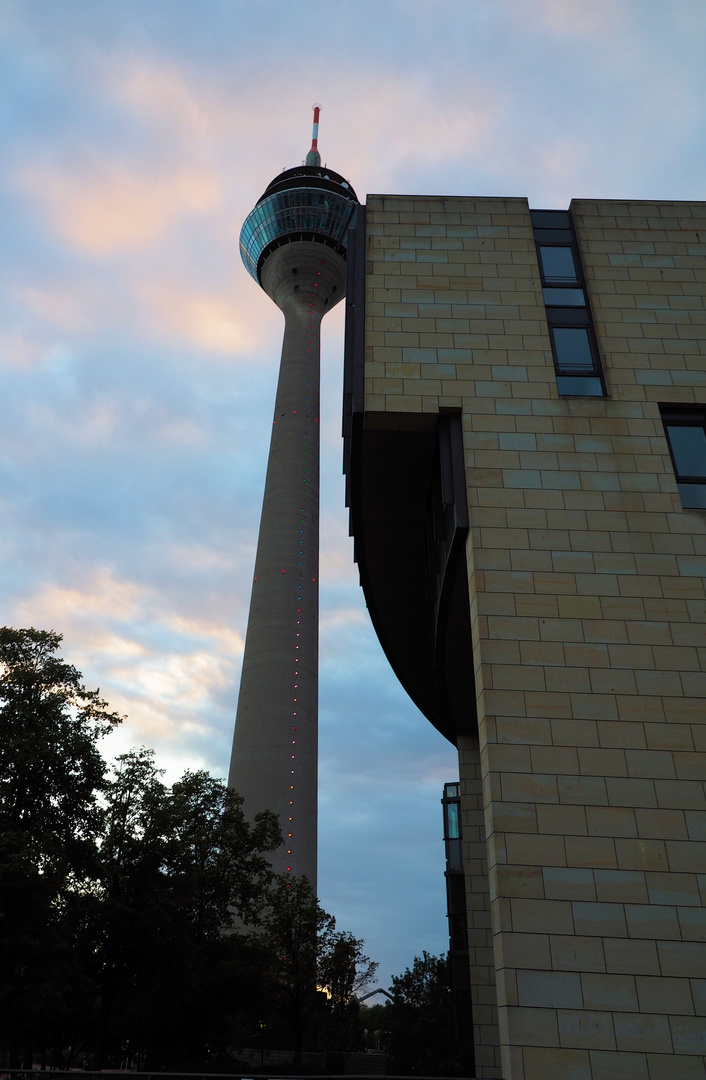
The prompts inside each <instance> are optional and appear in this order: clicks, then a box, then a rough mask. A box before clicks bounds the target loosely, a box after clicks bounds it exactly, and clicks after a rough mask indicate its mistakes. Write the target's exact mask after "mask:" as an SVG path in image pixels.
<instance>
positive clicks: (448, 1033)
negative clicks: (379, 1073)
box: [382, 952, 460, 1076]
mask: <svg viewBox="0 0 706 1080" xmlns="http://www.w3.org/2000/svg"><path fill="white" fill-rule="evenodd" d="M391 993H392V1001H391V1002H390V1003H389V1005H388V1006H387V1007H386V1008H385V1009H384V1012H383V1014H382V1015H383V1017H384V1018H386V1019H387V1025H388V1035H387V1038H388V1049H389V1052H390V1056H391V1058H392V1067H393V1069H394V1070H395V1071H396V1072H398V1073H399V1074H403V1075H407V1076H454V1075H457V1074H458V1072H459V1070H460V1063H459V1061H458V1055H457V1052H456V1045H455V1033H454V1015H453V998H452V994H451V983H450V976H449V964H448V958H447V957H446V956H432V955H430V954H429V953H427V952H423V953H422V955H421V956H415V958H414V963H413V964H412V967H411V968H407V969H406V970H405V972H404V974H403V975H399V976H393V979H392V986H391Z"/></svg>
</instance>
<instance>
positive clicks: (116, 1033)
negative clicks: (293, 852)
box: [86, 749, 281, 1066]
mask: <svg viewBox="0 0 706 1080" xmlns="http://www.w3.org/2000/svg"><path fill="white" fill-rule="evenodd" d="M159 776H160V773H159V770H158V769H157V768H156V766H155V763H154V756H153V754H152V752H151V751H147V750H144V749H143V750H139V751H132V752H130V753H128V754H123V755H121V756H120V757H119V758H118V761H117V765H116V768H115V770H114V773H113V776H112V778H111V779H110V781H109V783H108V785H107V791H106V796H105V798H106V807H105V811H104V820H105V826H104V832H103V840H102V844H101V848H100V856H99V864H98V874H97V884H96V887H95V888H94V889H93V890H92V893H91V895H90V896H88V897H87V898H86V899H87V905H88V906H89V907H90V908H91V909H92V916H91V921H92V933H93V940H94V962H95V964H96V981H97V984H98V987H99V1000H100V1004H99V1015H98V1024H97V1036H96V1047H95V1064H96V1065H97V1066H100V1065H101V1064H102V1062H103V1059H104V1055H105V1051H106V1048H107V1047H108V1046H109V1045H110V1044H111V1042H113V1043H114V1042H115V1038H116V1037H119V1038H120V1039H122V1040H125V1039H126V1038H129V1039H130V1040H131V1041H132V1044H133V1045H137V1046H141V1047H144V1046H145V1040H147V1041H148V1043H151V1049H152V1051H153V1053H154V1052H156V1051H157V1048H158V1047H159V1046H162V1048H163V1047H164V1045H165V1044H166V1041H167V1039H165V1038H164V1037H163V1036H166V1037H168V1043H169V1045H170V1046H171V1048H172V1056H173V1055H174V1052H175V1050H177V1049H178V1048H179V1047H180V1046H181V1045H182V1044H184V1045H188V1046H189V1047H190V1051H189V1052H190V1053H191V1054H193V1053H194V1052H195V1047H194V1043H195V1042H199V1039H201V1040H202V1038H203V1036H202V1034H198V1033H197V1032H195V1031H194V1020H195V1017H196V1015H197V1014H198V1013H199V1011H200V1010H199V1004H200V1003H203V1002H204V1001H205V1000H206V999H209V1000H210V1001H211V1003H212V1004H215V1000H216V999H217V997H218V994H224V993H225V994H226V995H227V996H228V995H229V997H230V1001H224V1003H223V1004H224V1005H226V1006H227V1008H226V1009H224V1008H221V1009H220V1011H219V1010H217V1009H216V1010H215V1012H214V1013H211V1014H209V1015H210V1021H211V1024H210V1026H211V1028H213V1027H214V1026H215V1027H218V1022H219V1020H221V1019H222V1018H223V1016H224V1014H225V1015H227V1014H228V1012H230V1011H232V1009H233V1006H234V1004H236V1003H237V1002H236V1000H235V999H237V997H238V987H237V986H235V987H234V986H233V985H230V986H229V987H228V988H224V981H225V982H228V979H227V978H226V973H227V971H228V970H231V971H232V969H233V968H234V967H235V968H237V967H238V966H239V965H240V968H241V969H242V961H243V958H244V956H245V954H246V953H247V949H248V948H251V947H252V945H251V944H250V945H247V946H246V943H245V942H244V941H242V940H237V939H236V940H232V941H231V940H229V939H228V938H224V937H223V928H224V927H225V926H227V925H228V924H229V923H230V922H231V921H232V918H233V916H234V915H235V916H237V917H238V919H239V920H240V922H241V923H242V924H250V925H254V924H256V923H257V922H258V920H259V917H260V912H261V910H262V907H263V904H264V903H265V902H266V899H267V895H268V894H267V889H268V886H269V883H270V881H271V878H272V874H271V871H270V866H269V863H268V862H267V860H266V859H265V855H264V853H265V852H268V851H270V850H272V849H273V848H275V847H277V846H278V844H279V843H280V842H281V834H280V831H279V826H278V824H277V820H276V817H275V816H274V814H271V813H269V812H268V813H263V814H258V815H257V817H256V818H255V821H254V823H253V824H252V825H251V824H249V823H248V822H247V821H246V820H245V818H244V815H243V812H242V799H241V798H240V796H239V795H237V794H236V792H234V791H232V790H231V789H229V788H227V787H226V786H225V785H224V784H223V783H222V782H221V781H219V780H216V779H214V778H213V777H211V776H209V775H208V774H207V773H205V772H187V773H185V774H184V776H183V777H182V778H181V779H180V780H179V781H177V783H175V784H174V785H173V786H172V787H171V788H167V787H165V786H164V785H163V784H162V782H161V781H160V779H159ZM241 973H242V972H241ZM146 1017H149V1018H150V1026H149V1030H148V1029H147V1026H146V1024H145V1018H146ZM114 1021H116V1022H115V1023H114ZM148 1035H149V1038H148ZM111 1036H112V1038H111ZM175 1040H176V1042H175ZM160 1052H162V1051H160Z"/></svg>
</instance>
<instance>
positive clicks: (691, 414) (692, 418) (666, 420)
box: [659, 404, 706, 510]
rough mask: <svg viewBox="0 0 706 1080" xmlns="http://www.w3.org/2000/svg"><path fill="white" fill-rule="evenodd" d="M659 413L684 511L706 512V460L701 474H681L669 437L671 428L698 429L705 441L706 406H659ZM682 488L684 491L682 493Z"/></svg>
mask: <svg viewBox="0 0 706 1080" xmlns="http://www.w3.org/2000/svg"><path fill="white" fill-rule="evenodd" d="M659 411H660V417H661V420H662V426H663V428H664V437H665V439H666V440H667V448H668V450H669V457H670V460H671V462H672V469H673V470H674V478H675V480H676V482H677V490H678V491H679V497H680V499H681V501H682V506H683V507H684V509H685V510H706V458H705V460H704V471H703V473H699V474H686V473H682V472H681V471H680V469H679V464H678V462H677V458H676V454H675V452H674V447H673V446H672V440H671V438H670V436H669V428H671V427H689V428H700V429H701V430H702V431H703V432H704V438H705V439H706V405H682V406H680V405H676V406H675V405H671V404H670V405H660V407H659ZM682 488H685V489H686V490H685V491H682ZM690 496H691V498H690ZM693 499H696V500H697V501H696V502H694V501H692V500H693Z"/></svg>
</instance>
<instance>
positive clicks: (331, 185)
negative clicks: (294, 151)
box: [240, 165, 358, 282]
mask: <svg viewBox="0 0 706 1080" xmlns="http://www.w3.org/2000/svg"><path fill="white" fill-rule="evenodd" d="M357 206H358V201H357V198H356V194H355V192H354V191H353V189H352V188H351V186H350V185H349V184H348V182H347V181H346V180H344V179H343V177H340V176H339V175H338V173H335V172H333V171H332V170H330V169H322V168H317V167H314V166H305V165H304V166H301V167H300V168H298V169H288V170H287V171H286V172H284V173H282V174H281V175H280V176H278V177H277V178H276V179H275V180H273V181H272V183H271V184H270V185H269V187H268V188H267V190H266V191H265V193H264V195H263V196H262V198H261V199H260V201H259V202H258V204H257V205H256V207H255V209H254V210H252V211H251V213H250V214H249V215H248V217H247V218H246V220H245V223H244V224H243V228H242V230H241V233H240V253H241V255H242V258H243V262H244V263H245V266H246V268H247V270H248V273H249V274H250V275H251V276H252V277H253V278H255V280H256V281H258V282H259V281H260V272H261V270H262V266H263V263H264V262H265V259H266V258H267V256H268V255H269V254H270V252H271V251H273V250H274V249H275V248H276V247H279V246H280V244H285V243H290V242H292V241H294V240H313V241H316V242H318V243H324V244H327V245H328V246H330V247H333V248H334V249H336V250H338V251H339V252H340V254H342V255H345V249H346V233H347V231H348V228H349V226H350V224H351V219H352V217H353V215H354V213H355V211H356V208H357Z"/></svg>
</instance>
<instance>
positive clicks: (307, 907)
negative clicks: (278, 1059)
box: [264, 874, 377, 1064]
mask: <svg viewBox="0 0 706 1080" xmlns="http://www.w3.org/2000/svg"><path fill="white" fill-rule="evenodd" d="M264 931H265V943H266V945H267V947H268V949H269V950H270V955H271V958H272V960H271V964H272V968H271V978H272V991H271V999H272V1002H273V1005H274V1008H275V1011H276V1013H277V1015H278V1017H279V1018H280V1020H281V1021H284V1029H285V1036H284V1037H285V1038H286V1037H287V1036H289V1038H290V1039H291V1044H293V1048H294V1061H295V1064H298V1063H299V1062H300V1060H301V1053H302V1050H303V1049H304V1046H305V1043H307V1042H308V1043H309V1044H310V1045H315V1044H316V1041H317V1036H318V1035H319V1033H320V1029H322V1028H323V1027H324V1026H327V1027H328V1031H329V1037H328V1039H327V1040H326V1041H327V1042H328V1043H329V1044H330V1045H331V1044H332V1048H335V1049H349V1048H350V1047H349V1045H348V1042H349V1041H350V1038H353V1031H354V1030H356V1028H355V1024H354V1023H351V1016H352V1014H354V1013H356V1012H357V999H356V998H355V996H354V995H355V993H356V991H358V990H360V989H362V988H363V986H365V985H367V983H369V982H370V980H371V979H372V978H373V976H374V974H375V971H376V969H377V964H375V963H373V962H372V961H371V960H370V959H369V957H367V956H365V955H364V953H363V945H364V942H362V941H361V940H359V939H358V938H355V937H353V935H352V934H350V933H347V932H345V931H337V930H336V920H335V918H334V916H333V915H329V914H328V913H327V912H326V911H324V910H323V908H322V907H321V906H320V904H319V902H318V900H317V899H316V896H315V895H314V892H313V890H312V888H311V885H310V884H309V882H308V880H307V879H306V878H296V877H290V876H289V875H286V874H285V875H281V876H280V877H279V878H278V879H277V882H276V884H275V887H274V888H273V890H272V892H271V894H270V906H269V910H268V912H267V915H266V916H265V919H264ZM324 1019H326V1021H327V1023H326V1024H324ZM291 1044H290V1045H291Z"/></svg>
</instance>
